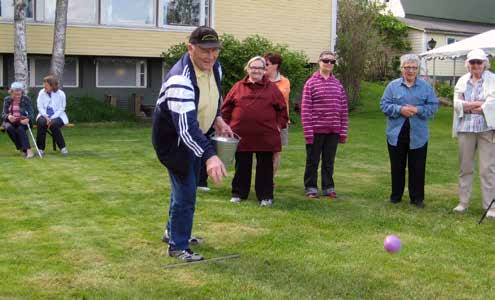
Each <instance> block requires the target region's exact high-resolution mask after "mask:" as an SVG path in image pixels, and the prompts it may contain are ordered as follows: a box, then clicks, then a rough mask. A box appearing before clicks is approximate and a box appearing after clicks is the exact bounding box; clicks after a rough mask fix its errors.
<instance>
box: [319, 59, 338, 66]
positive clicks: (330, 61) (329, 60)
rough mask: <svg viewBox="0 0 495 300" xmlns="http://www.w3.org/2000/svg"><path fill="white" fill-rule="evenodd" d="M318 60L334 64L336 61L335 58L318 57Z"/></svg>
mask: <svg viewBox="0 0 495 300" xmlns="http://www.w3.org/2000/svg"><path fill="white" fill-rule="evenodd" d="M320 61H321V62H322V63H324V64H332V65H335V63H336V62H337V60H336V59H320Z"/></svg>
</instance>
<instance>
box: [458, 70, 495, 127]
mask: <svg viewBox="0 0 495 300" xmlns="http://www.w3.org/2000/svg"><path fill="white" fill-rule="evenodd" d="M464 101H465V102H473V101H484V99H483V78H482V79H480V80H478V82H476V83H475V84H474V85H473V83H471V80H468V82H467V84H466V91H465V92H464ZM493 129H495V128H490V127H488V125H487V124H486V120H485V117H484V116H483V114H470V113H464V116H463V117H462V118H461V119H460V120H459V122H458V123H457V132H472V133H479V132H485V131H489V130H493Z"/></svg>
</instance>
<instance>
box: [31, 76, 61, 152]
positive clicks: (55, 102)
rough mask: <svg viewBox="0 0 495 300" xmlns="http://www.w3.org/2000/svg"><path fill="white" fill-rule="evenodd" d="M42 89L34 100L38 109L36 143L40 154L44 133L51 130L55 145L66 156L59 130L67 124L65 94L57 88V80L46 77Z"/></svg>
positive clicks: (42, 148)
mask: <svg viewBox="0 0 495 300" xmlns="http://www.w3.org/2000/svg"><path fill="white" fill-rule="evenodd" d="M43 87H44V88H43V89H42V90H40V92H39V94H38V99H37V100H36V103H37V107H38V112H39V114H38V116H37V117H36V121H37V123H38V134H37V135H36V143H37V144H38V148H39V149H40V151H41V153H42V154H43V152H44V151H45V140H46V132H47V130H48V129H50V130H51V132H52V135H53V138H54V139H55V143H57V146H58V147H59V149H60V152H61V153H62V154H67V153H69V151H67V147H66V146H65V140H64V136H63V135H62V130H61V128H62V127H63V126H64V125H66V124H68V123H69V119H68V118H67V114H65V103H66V102H65V93H64V92H63V91H62V90H61V89H59V88H58V80H57V79H56V78H55V77H54V76H52V75H48V76H46V77H45V78H43Z"/></svg>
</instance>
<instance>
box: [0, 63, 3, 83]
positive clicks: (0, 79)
mask: <svg viewBox="0 0 495 300" xmlns="http://www.w3.org/2000/svg"><path fill="white" fill-rule="evenodd" d="M0 86H3V56H2V55H0Z"/></svg>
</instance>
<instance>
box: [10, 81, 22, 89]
mask: <svg viewBox="0 0 495 300" xmlns="http://www.w3.org/2000/svg"><path fill="white" fill-rule="evenodd" d="M10 89H11V90H24V84H22V82H17V81H16V82H12V84H11V85H10Z"/></svg>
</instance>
